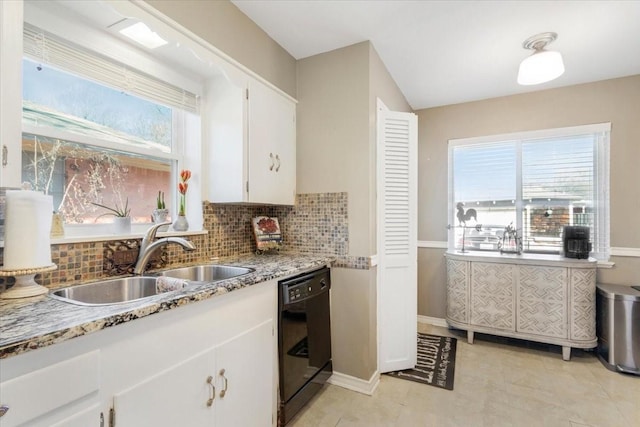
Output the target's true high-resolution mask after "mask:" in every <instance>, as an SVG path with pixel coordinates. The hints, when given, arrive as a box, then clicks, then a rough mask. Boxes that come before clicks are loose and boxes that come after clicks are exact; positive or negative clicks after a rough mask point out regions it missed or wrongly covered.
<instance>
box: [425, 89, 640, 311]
mask: <svg viewBox="0 0 640 427" xmlns="http://www.w3.org/2000/svg"><path fill="white" fill-rule="evenodd" d="M639 111H640V76H631V77H625V78H620V79H612V80H605V81H601V82H596V83H589V84H583V85H576V86H569V87H564V88H559V89H549V90H543V91H538V92H532V93H527V94H522V95H514V96H508V97H501V98H494V99H488V100H484V101H477V102H469V103H465V104H457V105H450V106H444V107H437V108H429V109H424V110H420V111H418V112H417V114H418V140H419V143H418V144H419V145H418V155H419V160H418V161H419V166H418V171H419V172H418V179H419V183H418V192H419V201H418V203H419V205H418V206H419V207H418V222H419V224H418V240H426V241H446V240H447V230H446V228H445V227H446V225H447V141H448V140H449V139H454V138H467V137H474V136H483V135H494V134H502V133H510V132H519V131H527V130H536V129H548V128H556V127H565V126H577V125H583V124H589V123H602V122H611V129H612V130H611V193H610V198H611V246H612V247H623V248H640V225H638V224H639V222H638V221H639V219H638V214H637V212H638V206H640V124H639V123H640V113H639ZM443 253H444V250H438V249H420V250H419V261H420V262H419V267H418V268H419V273H418V275H419V284H418V286H419V303H418V313H419V314H421V315H425V316H432V317H440V318H442V317H445V298H446V295H445V278H446V272H445V271H444V262H443V260H442V254H443ZM612 261H613V262H615V263H616V266H615V267H614V268H612V269H599V270H598V280H599V281H600V282H607V283H619V284H628V285H630V284H633V283H640V258H632V257H613V258H612ZM431 269H435V270H436V271H430V270H431Z"/></svg>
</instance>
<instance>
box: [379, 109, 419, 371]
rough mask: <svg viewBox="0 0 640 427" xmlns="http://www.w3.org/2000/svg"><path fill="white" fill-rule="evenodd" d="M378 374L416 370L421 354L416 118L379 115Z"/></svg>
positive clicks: (399, 114)
mask: <svg viewBox="0 0 640 427" xmlns="http://www.w3.org/2000/svg"><path fill="white" fill-rule="evenodd" d="M377 153H378V172H377V175H378V200H377V203H378V351H379V363H380V367H379V368H380V369H379V370H380V372H389V371H395V370H399V369H408V368H413V367H414V366H415V364H416V350H417V343H416V340H417V338H416V337H417V335H416V334H417V292H418V291H417V215H416V214H417V118H416V116H415V115H414V114H410V113H399V112H393V111H384V110H379V111H378V151H377Z"/></svg>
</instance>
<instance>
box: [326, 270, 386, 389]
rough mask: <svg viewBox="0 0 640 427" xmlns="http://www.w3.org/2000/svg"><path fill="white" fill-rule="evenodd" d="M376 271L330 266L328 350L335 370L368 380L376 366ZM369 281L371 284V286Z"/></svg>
mask: <svg viewBox="0 0 640 427" xmlns="http://www.w3.org/2000/svg"><path fill="white" fill-rule="evenodd" d="M375 274H376V270H375V269H372V270H356V269H350V268H332V269H331V347H332V348H331V350H332V353H333V369H334V371H336V372H340V373H342V374H346V375H350V376H352V377H355V378H360V379H362V380H368V379H370V378H371V376H372V375H373V374H374V373H375V371H376V369H377V365H378V351H377V347H376V346H377V326H376V322H375V319H376V318H375V316H372V313H371V307H375V306H376V292H375V289H376V287H375ZM372 282H373V283H374V284H373V285H372Z"/></svg>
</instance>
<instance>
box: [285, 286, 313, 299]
mask: <svg viewBox="0 0 640 427" xmlns="http://www.w3.org/2000/svg"><path fill="white" fill-rule="evenodd" d="M312 292H313V287H312V286H311V284H307V283H301V284H299V285H296V286H293V287H290V288H287V294H288V296H289V301H291V302H294V301H297V300H300V299H304V298H308V297H309V295H310V294H311V293H312Z"/></svg>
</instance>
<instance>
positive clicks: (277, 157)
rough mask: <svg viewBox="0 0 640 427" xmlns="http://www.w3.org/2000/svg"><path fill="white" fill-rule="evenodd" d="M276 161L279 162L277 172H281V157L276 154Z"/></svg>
mask: <svg viewBox="0 0 640 427" xmlns="http://www.w3.org/2000/svg"><path fill="white" fill-rule="evenodd" d="M276 160H277V161H278V166H276V172H278V171H279V170H280V156H279V155H277V154H276Z"/></svg>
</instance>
